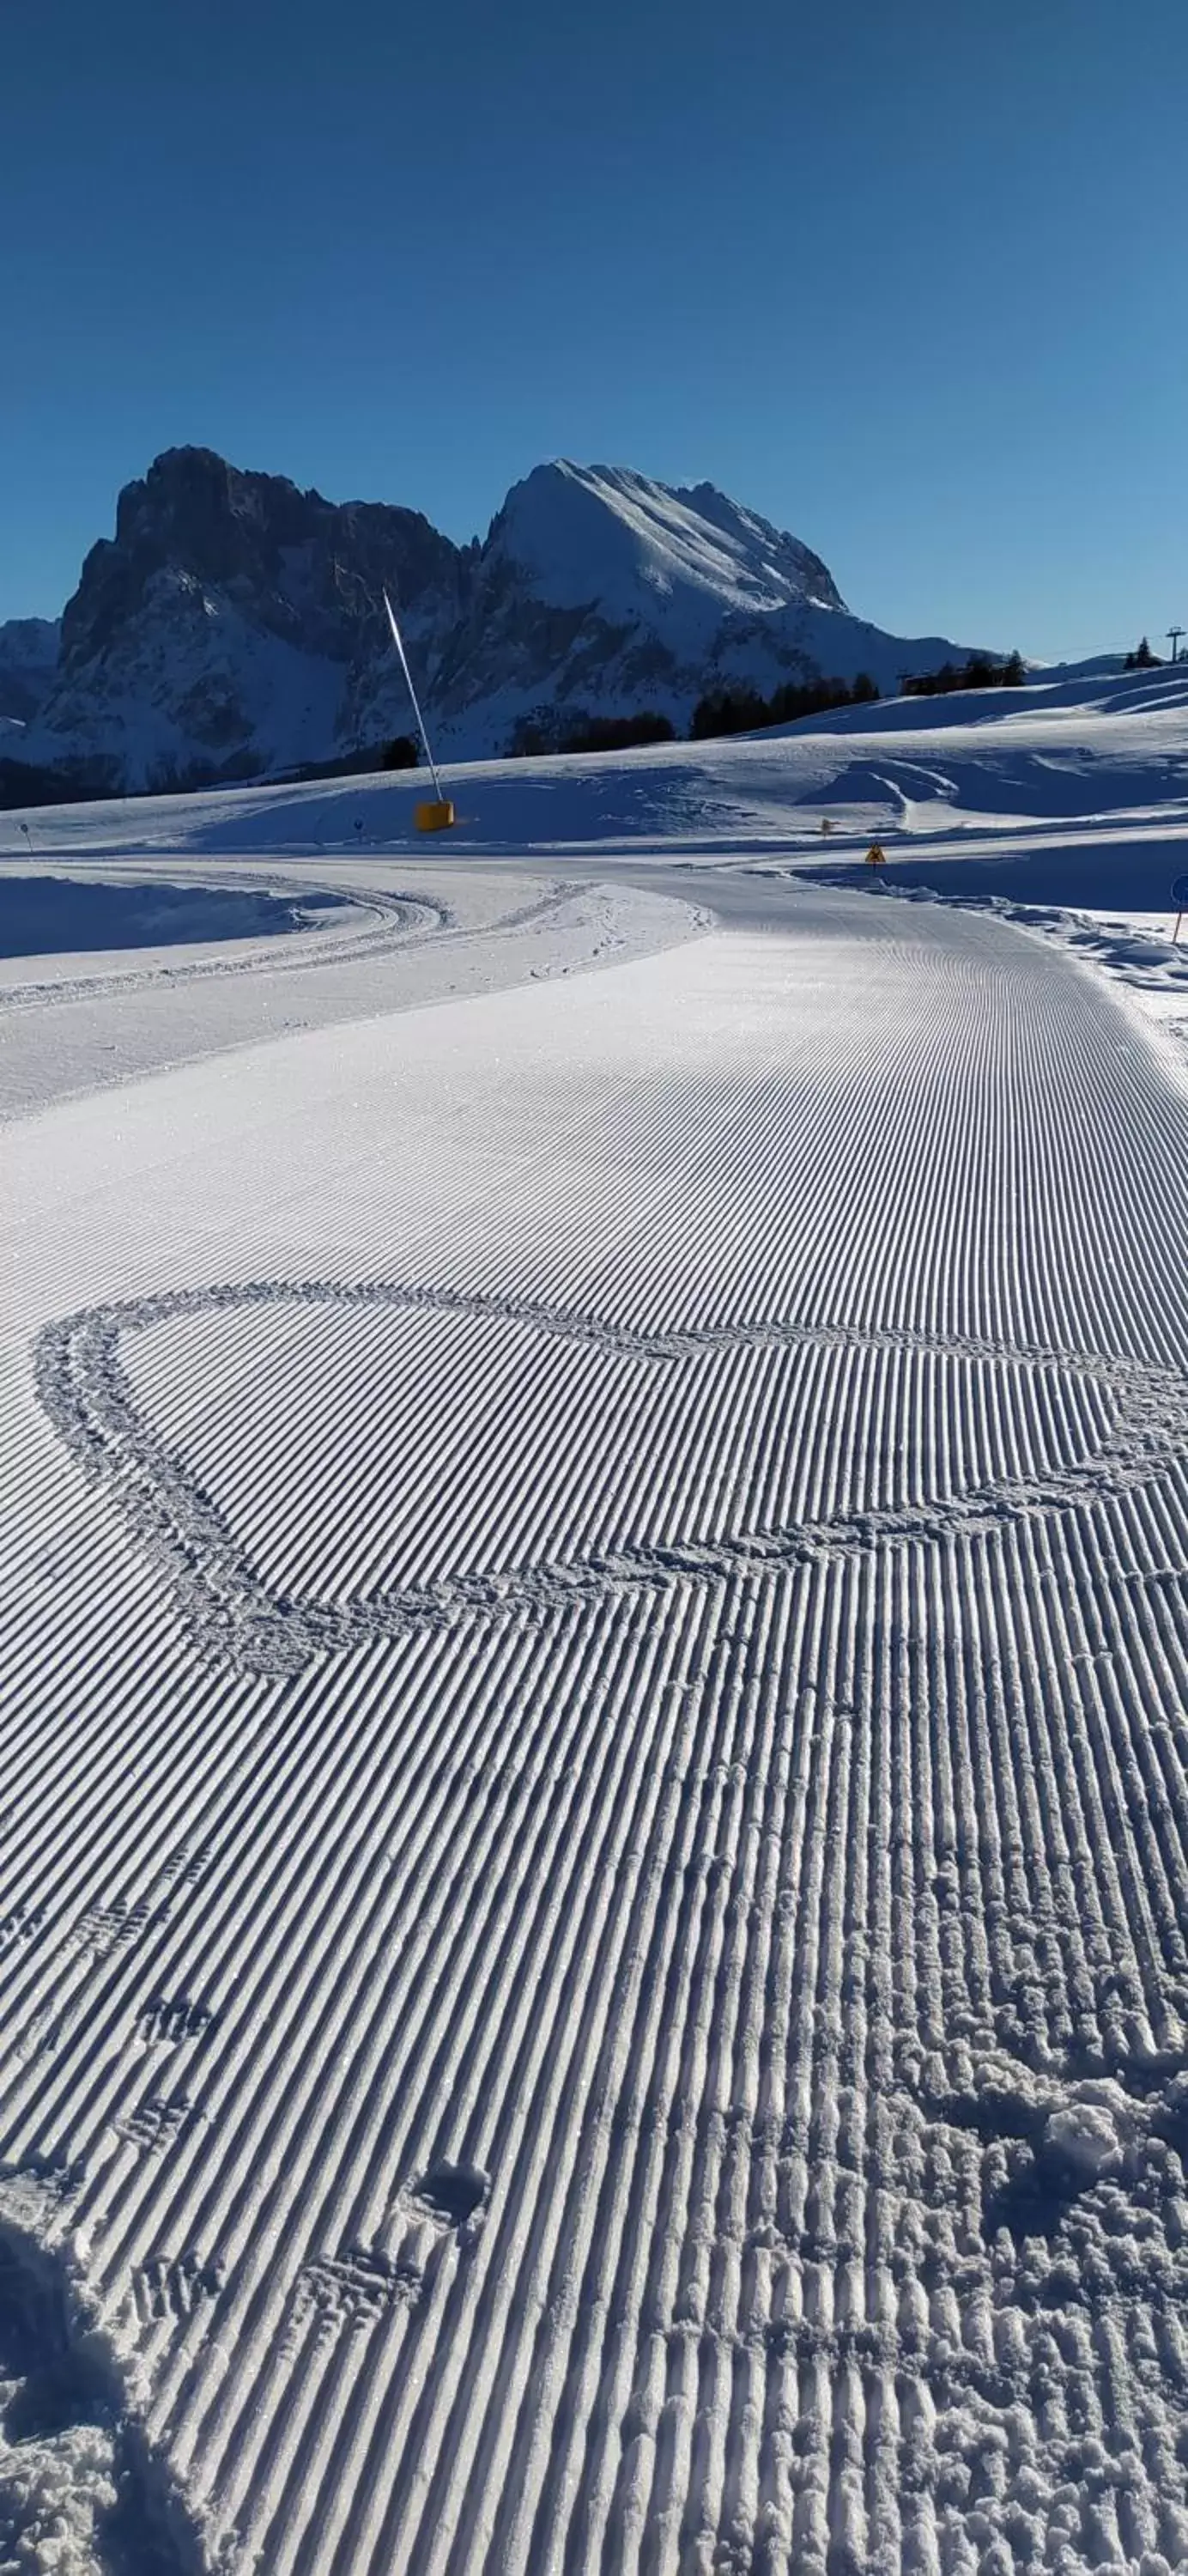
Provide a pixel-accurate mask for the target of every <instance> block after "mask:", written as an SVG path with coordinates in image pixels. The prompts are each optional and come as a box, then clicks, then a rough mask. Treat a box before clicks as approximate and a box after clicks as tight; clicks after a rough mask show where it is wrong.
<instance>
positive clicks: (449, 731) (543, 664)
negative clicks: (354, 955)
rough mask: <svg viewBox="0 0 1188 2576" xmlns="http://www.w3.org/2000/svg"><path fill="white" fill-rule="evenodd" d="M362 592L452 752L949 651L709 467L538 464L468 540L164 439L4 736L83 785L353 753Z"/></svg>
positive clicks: (930, 659) (375, 692)
mask: <svg viewBox="0 0 1188 2576" xmlns="http://www.w3.org/2000/svg"><path fill="white" fill-rule="evenodd" d="M384 587H387V588H388V589H389V590H390V591H392V592H393V594H394V595H395V596H396V598H397V599H398V600H399V602H400V606H401V612H402V616H403V620H404V623H405V626H406V629H407V634H408V640H409V643H410V647H411V649H412V653H413V657H414V660H415V663H416V667H417V671H418V674H419V677H420V680H421V684H422V689H423V694H424V697H425V700H426V704H427V707H428V709H429V711H430V714H431V717H432V720H433V722H434V724H435V726H436V727H437V729H438V731H439V735H440V740H441V745H442V749H443V751H444V752H446V753H447V754H449V755H451V756H453V757H467V758H484V757H489V756H491V755H492V754H498V753H499V752H501V751H503V750H505V749H507V748H508V745H509V741H510V737H511V734H512V731H513V728H514V726H515V724H516V721H517V719H518V718H520V717H523V716H525V715H528V714H532V715H534V716H535V715H536V714H537V713H538V711H540V710H543V711H544V712H545V715H546V717H547V716H548V715H549V713H550V711H551V712H553V713H555V714H556V715H558V716H559V717H560V718H561V719H562V720H563V721H568V722H569V723H570V724H572V723H573V722H574V721H575V720H579V719H580V718H581V717H582V716H584V715H587V714H598V715H625V714H632V713H636V712H638V711H640V710H641V709H644V708H649V709H655V710H656V711H658V712H659V713H661V714H663V715H666V716H668V717H669V718H670V719H671V720H672V721H673V722H674V723H675V724H676V726H677V728H678V730H679V731H682V732H683V731H684V730H685V728H686V727H687V723H688V718H689V715H690V712H691V710H692V707H693V705H694V703H695V702H696V699H697V698H698V697H699V696H700V695H701V694H702V692H703V691H704V690H705V689H706V688H708V687H713V686H715V685H721V684H722V683H723V682H729V681H732V680H735V681H746V682H749V683H752V684H754V685H757V686H759V687H761V688H763V689H770V688H772V687H773V686H775V685H776V684H778V682H779V681H781V680H785V679H788V678H795V679H806V678H813V677H816V676H818V675H820V674H821V673H822V672H825V673H829V674H833V673H838V674H840V675H842V676H843V677H845V678H848V679H852V678H854V677H855V676H856V674H857V673H858V672H859V671H860V670H866V671H869V672H870V673H872V675H873V676H874V678H875V679H876V680H877V681H878V682H879V684H880V686H882V687H884V688H890V689H894V688H895V687H896V685H897V675H898V673H899V671H900V670H901V669H902V668H903V667H904V665H905V663H907V664H909V665H911V666H921V665H922V666H928V665H930V664H933V663H936V662H938V661H941V660H944V659H945V658H946V657H947V656H949V655H951V654H953V653H955V652H959V651H961V650H964V649H965V648H963V647H960V646H956V645H953V644H952V643H950V642H949V640H948V639H947V638H945V637H943V636H928V637H916V638H910V639H905V638H903V637H897V636H893V635H889V634H887V633H886V632H884V631H883V630H882V629H881V628H879V627H875V626H871V625H869V624H867V623H866V622H865V621H863V620H862V619H859V618H854V617H852V616H851V615H850V614H849V611H848V610H847V608H846V607H845V604H844V602H843V601H842V599H841V596H840V594H839V592H838V590H837V588H836V585H835V583H834V582H833V580H832V578H831V576H830V574H829V572H828V570H827V569H826V566H825V565H824V564H823V563H822V562H821V560H820V557H819V556H817V555H815V554H813V553H812V552H811V551H810V549H809V548H808V547H807V546H805V545H802V544H801V543H800V541H799V540H798V539H797V538H796V537H793V536H790V535H788V534H787V533H785V532H781V531H780V530H779V529H777V528H774V527H772V526H771V525H769V523H768V522H767V521H766V520H765V519H761V518H758V517H757V516H756V515H755V514H754V513H753V512H752V511H749V510H745V509H743V508H741V507H740V506H739V505H738V503H736V502H734V501H731V500H729V499H728V498H727V497H726V495H725V494H723V493H721V492H717V491H715V489H714V488H713V486H712V485H711V484H708V483H701V484H698V485H696V486H695V487H694V488H693V489H691V490H675V489H669V487H668V486H666V485H664V484H660V483H654V482H649V481H648V480H647V479H646V478H645V477H644V476H643V475H640V474H635V473H632V472H630V471H628V470H627V469H626V468H624V467H607V466H599V467H587V466H577V465H572V464H568V463H566V462H564V461H562V462H559V463H554V464H551V465H542V466H539V467H538V468H537V469H536V471H535V472H534V473H532V474H530V475H529V476H528V477H527V479H526V480H525V481H524V482H523V483H519V484H517V485H516V487H515V489H514V490H513V491H512V492H511V493H510V494H509V496H508V499H507V501H506V502H505V504H504V507H503V509H502V510H501V511H500V512H499V513H498V515H497V517H496V518H495V520H494V521H493V523H492V526H491V529H490V532H489V534H488V537H487V540H486V543H485V544H484V545H483V546H482V547H481V548H480V547H479V546H477V545H474V546H469V547H459V546H455V545H453V544H452V543H451V541H450V540H449V539H448V538H446V537H443V536H440V535H439V534H438V533H437V532H436V530H434V529H433V528H431V527H430V525H429V522H428V521H427V520H425V519H423V518H421V517H420V516H419V515H418V514H417V513H415V512H413V511H410V510H402V509H394V508H388V507H386V506H383V505H380V504H378V503H377V504H371V503H366V504H365V503H356V502H351V503H345V504H342V505H336V504H334V503H331V502H328V501H325V500H323V498H322V497H321V495H320V494H319V493H317V492H304V493H303V492H299V491H297V490H296V488H295V486H294V485H293V484H291V483H288V482H285V481H284V480H283V479H282V478H280V477H278V476H274V475H264V474H244V473H241V472H240V471H239V470H238V469H237V468H236V467H234V466H230V465H228V464H226V463H225V462H224V461H223V459H222V458H221V457H218V456H215V455H213V454H211V453H210V451H208V450H206V449H201V448H179V449H172V450H170V451H169V452H168V453H167V454H166V455H164V456H161V457H158V459H157V461H156V463H155V464H154V465H153V466H152V468H151V469H150V471H149V473H148V475H147V476H146V477H145V479H144V481H143V482H138V483H133V484H131V485H129V486H128V488H127V490H126V491H124V492H123V493H122V494H121V496H120V501H119V508H118V513H117V520H116V533H115V537H114V540H112V541H110V542H109V541H106V540H105V541H103V542H101V543H100V544H99V545H97V546H95V547H93V548H92V551H91V553H90V554H89V555H88V557H87V560H86V563H85V564H84V566H83V572H82V578H81V581H80V584H79V588H78V590H77V592H76V594H75V596H74V598H73V599H72V600H71V601H70V603H69V605H68V607H67V609H66V612H65V615H64V618H63V623H62V650H61V662H60V668H59V670H58V673H57V677H56V680H55V682H54V685H53V686H52V688H51V689H50V690H49V693H48V696H47V697H46V698H45V702H44V704H41V703H39V704H38V706H36V707H34V706H33V705H31V704H30V705H28V706H25V705H21V706H17V705H16V704H15V703H14V706H13V708H12V713H13V714H14V715H16V716H18V717H22V718H23V719H27V718H29V717H32V716H34V715H35V716H36V717H37V721H36V722H27V724H26V731H25V733H24V735H23V736H20V737H14V739H13V740H11V741H9V742H7V743H6V744H5V750H6V752H7V753H8V755H9V756H10V757H12V756H19V757H20V758H21V759H22V760H24V761H26V762H29V763H31V764H37V765H40V766H41V767H42V768H44V769H47V770H50V771H53V772H55V773H61V772H62V771H63V770H67V771H70V770H73V772H74V774H75V776H76V777H77V780H78V783H79V785H80V786H82V787H84V788H85V789H87V790H89V791H92V792H103V791H106V790H109V789H111V788H113V787H116V786H123V787H127V788H130V789H143V788H144V787H146V786H157V785H161V786H167V785H171V784H175V783H177V784H180V783H187V782H192V783H197V782H199V781H211V780H214V779H217V778H248V777H259V776H268V775H275V773H276V772H277V771H279V770H285V769H292V768H296V767H299V766H301V765H302V764H304V763H308V762H312V761H317V760H326V759H328V758H332V757H334V756H337V755H340V754H342V753H350V752H354V751H356V750H359V749H363V748H367V747H377V746H379V745H380V744H382V743H383V742H384V741H385V740H386V739H387V738H389V737H390V736H391V735H392V734H393V733H396V732H404V731H406V730H407V729H408V725H409V713H410V711H409V707H408V702H407V696H406V693H405V690H404V685H403V681H402V679H401V676H400V673H399V670H398V668H397V665H396V662H395V659H394V656H393V654H392V651H391V645H390V640H389V637H388V632H387V627H386V623H385V621H384V618H383V614H382V608H381V603H380V594H381V590H382V588H384ZM2 631H3V630H0V633H2ZM5 711H6V710H5V707H4V703H3V698H2V696H0V713H3V712H5Z"/></svg>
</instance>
